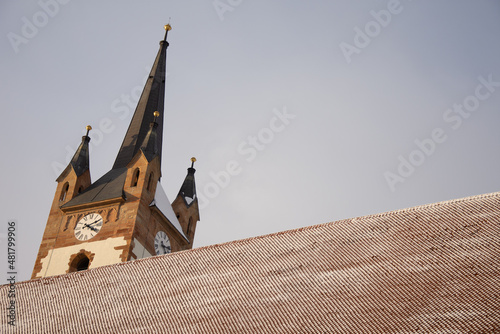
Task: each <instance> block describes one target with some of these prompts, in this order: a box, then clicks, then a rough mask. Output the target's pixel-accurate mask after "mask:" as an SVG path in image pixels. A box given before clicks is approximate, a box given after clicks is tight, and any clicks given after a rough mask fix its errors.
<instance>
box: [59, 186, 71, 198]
mask: <svg viewBox="0 0 500 334" xmlns="http://www.w3.org/2000/svg"><path fill="white" fill-rule="evenodd" d="M68 190H69V183H68V182H66V183H65V184H64V186H63V188H62V192H61V197H59V200H60V201H64V200H65V199H66V196H67V195H68Z"/></svg>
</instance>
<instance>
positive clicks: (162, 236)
mask: <svg viewBox="0 0 500 334" xmlns="http://www.w3.org/2000/svg"><path fill="white" fill-rule="evenodd" d="M155 252H156V255H163V254H168V253H171V252H172V247H170V240H169V239H168V236H167V234H166V233H165V232H163V231H160V232H158V233H156V237H155Z"/></svg>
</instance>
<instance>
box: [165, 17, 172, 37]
mask: <svg viewBox="0 0 500 334" xmlns="http://www.w3.org/2000/svg"><path fill="white" fill-rule="evenodd" d="M164 28H165V37H164V38H163V40H164V41H165V42H166V41H167V35H168V32H169V31H170V30H172V26H171V25H170V18H168V23H167V24H165V26H164Z"/></svg>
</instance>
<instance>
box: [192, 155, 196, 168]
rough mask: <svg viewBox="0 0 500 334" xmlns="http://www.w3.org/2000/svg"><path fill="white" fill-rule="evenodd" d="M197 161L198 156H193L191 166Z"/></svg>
mask: <svg viewBox="0 0 500 334" xmlns="http://www.w3.org/2000/svg"><path fill="white" fill-rule="evenodd" d="M195 162H196V158H195V157H192V158H191V168H194V163H195Z"/></svg>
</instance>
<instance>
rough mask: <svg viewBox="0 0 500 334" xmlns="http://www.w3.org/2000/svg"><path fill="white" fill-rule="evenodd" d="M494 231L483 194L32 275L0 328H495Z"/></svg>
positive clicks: (497, 270) (499, 264) (499, 309)
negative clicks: (13, 315)
mask: <svg viewBox="0 0 500 334" xmlns="http://www.w3.org/2000/svg"><path fill="white" fill-rule="evenodd" d="M499 232H500V193H493V194H487V195H480V196H474V197H469V198H464V199H459V200H453V201H448V202H442V203H435V204H430V205H425V206H419V207H415V208H410V209H405V210H398V211H393V212H388V213H382V214H377V215H371V216H366V217H361V218H353V219H346V220H341V221H337V222H333V223H327V224H322V225H316V226H310V227H305V228H300V229H296V230H290V231H285V232H280V233H276V234H271V235H266V236H261V237H256V238H250V239H245V240H239V241H233V242H229V243H226V244H220V245H213V246H208V247H203V248H198V249H193V250H190V251H184V252H177V253H173V254H169V255H165V256H158V257H152V258H147V259H142V260H137V261H131V262H125V263H121V264H117V265H111V266H106V267H100V268H96V269H93V270H88V271H84V272H77V273H72V274H67V275H61V276H54V277H48V278H42V279H36V280H31V281H27V282H21V283H18V284H17V285H16V293H17V297H16V310H17V326H16V327H11V326H8V325H6V321H7V319H6V316H5V315H3V316H2V317H0V322H1V325H0V329H1V332H2V333H10V332H18V333H498V332H500V256H499V252H500V237H499V236H500V235H499ZM7 290H8V286H2V287H1V288H0V295H1V300H0V309H2V310H3V311H2V312H5V309H6V307H7V301H8V299H7V297H6V296H7Z"/></svg>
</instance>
